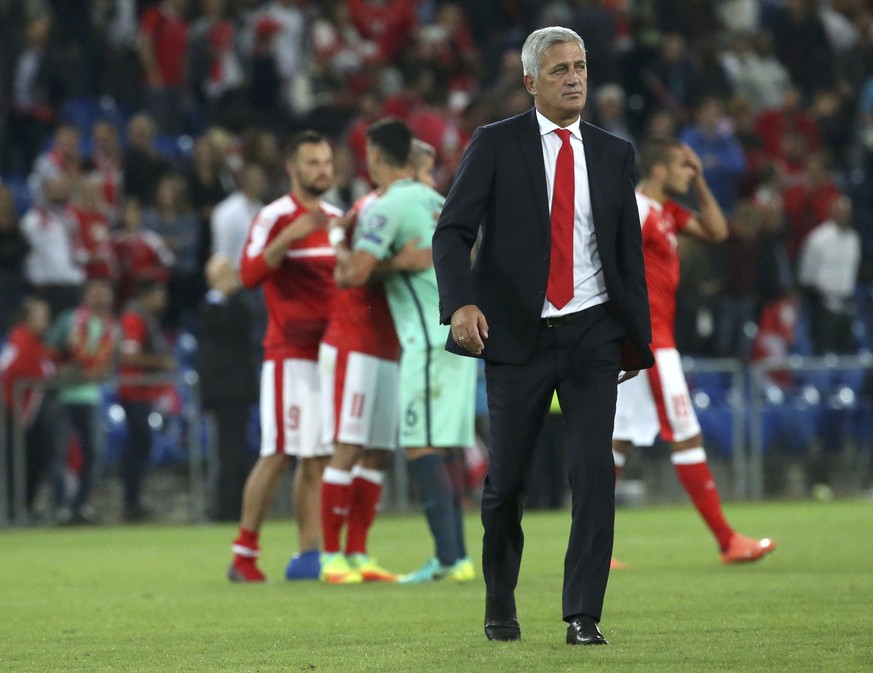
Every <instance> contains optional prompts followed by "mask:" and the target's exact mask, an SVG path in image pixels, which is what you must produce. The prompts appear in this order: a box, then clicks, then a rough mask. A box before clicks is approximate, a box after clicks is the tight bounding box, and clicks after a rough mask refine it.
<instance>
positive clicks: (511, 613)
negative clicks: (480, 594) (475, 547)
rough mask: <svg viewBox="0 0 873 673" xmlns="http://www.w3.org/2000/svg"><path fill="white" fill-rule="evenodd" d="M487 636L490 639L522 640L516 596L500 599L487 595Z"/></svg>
mask: <svg viewBox="0 0 873 673" xmlns="http://www.w3.org/2000/svg"><path fill="white" fill-rule="evenodd" d="M485 636H486V637H487V638H488V640H521V627H520V626H519V625H518V618H517V617H516V615H515V597H514V596H511V597H510V598H507V599H503V600H498V599H496V598H493V597H491V596H489V595H487V594H486V595H485Z"/></svg>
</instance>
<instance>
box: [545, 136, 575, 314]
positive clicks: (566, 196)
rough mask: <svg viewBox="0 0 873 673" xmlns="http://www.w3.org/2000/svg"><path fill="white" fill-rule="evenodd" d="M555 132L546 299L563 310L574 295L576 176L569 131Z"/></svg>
mask: <svg viewBox="0 0 873 673" xmlns="http://www.w3.org/2000/svg"><path fill="white" fill-rule="evenodd" d="M555 133H557V134H558V137H560V138H561V149H560V150H558V161H557V162H556V163H555V184H554V189H553V190H552V248H551V258H550V262H549V284H548V286H547V287H546V298H547V299H548V300H549V302H551V304H552V306H554V307H555V308H557V309H562V308H564V306H566V305H567V302H569V301H570V300H571V299H572V298H573V220H574V212H575V202H576V177H575V170H574V162H573V148H572V147H571V145H570V132H569V131H568V130H567V129H555Z"/></svg>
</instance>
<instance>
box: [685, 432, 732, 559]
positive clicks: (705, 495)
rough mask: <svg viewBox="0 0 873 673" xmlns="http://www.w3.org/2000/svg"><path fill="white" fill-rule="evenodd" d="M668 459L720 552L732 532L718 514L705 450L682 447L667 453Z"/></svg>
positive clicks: (716, 495) (716, 498) (721, 514)
mask: <svg viewBox="0 0 873 673" xmlns="http://www.w3.org/2000/svg"><path fill="white" fill-rule="evenodd" d="M670 460H671V461H672V463H673V467H674V468H675V470H676V475H677V476H678V477H679V481H680V482H682V486H683V487H684V488H685V491H686V492H687V493H688V496H689V497H690V498H691V502H693V503H694V506H695V507H696V508H697V511H698V512H700V516H701V517H703V520H704V521H705V522H706V525H707V526H709V529H710V530H711V531H712V534H713V535H715V538H716V540H718V546H719V547H720V548H721V550H722V551H724V550H725V549H727V546H728V544H729V543H730V540H731V537H732V536H733V534H734V531H733V529H732V528H731V527H730V526H729V525H728V523H727V521H726V520H725V518H724V514H723V513H722V510H721V500H720V498H719V496H718V489H717V488H716V486H715V480H714V479H713V478H712V473H711V472H710V471H709V465H707V463H706V452H705V451H704V450H703V448H702V447H697V448H694V449H685V450H683V451H676V452H674V453H673V454H671V457H670Z"/></svg>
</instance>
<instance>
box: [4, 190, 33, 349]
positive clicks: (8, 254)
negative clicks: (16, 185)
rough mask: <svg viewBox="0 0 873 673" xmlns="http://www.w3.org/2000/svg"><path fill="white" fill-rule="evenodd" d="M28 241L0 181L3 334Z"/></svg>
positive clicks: (19, 293) (20, 289)
mask: <svg viewBox="0 0 873 673" xmlns="http://www.w3.org/2000/svg"><path fill="white" fill-rule="evenodd" d="M29 252H30V243H28V241H27V238H26V237H25V236H24V234H22V232H21V229H19V227H18V218H17V217H16V216H15V198H14V197H13V195H12V192H11V191H10V190H9V189H7V188H6V187H3V186H2V185H0V335H4V334H6V330H7V328H8V327H9V323H8V319H9V314H10V313H11V312H12V310H13V309H14V308H15V307H16V306H18V303H19V302H20V301H21V299H22V298H23V297H24V293H25V281H24V260H25V259H26V258H27V254H28V253H29Z"/></svg>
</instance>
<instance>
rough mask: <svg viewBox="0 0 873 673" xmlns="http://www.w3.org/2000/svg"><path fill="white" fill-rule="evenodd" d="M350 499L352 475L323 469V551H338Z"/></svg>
mask: <svg viewBox="0 0 873 673" xmlns="http://www.w3.org/2000/svg"><path fill="white" fill-rule="evenodd" d="M351 498H352V473H351V472H345V471H344V470H338V469H336V468H335V467H326V468H324V474H323V475H322V477H321V536H322V538H323V540H324V551H325V552H327V553H329V554H333V553H336V552H338V551H339V550H340V535H341V534H342V530H343V526H344V525H345V522H346V519H347V518H348V515H349V504H350V502H351Z"/></svg>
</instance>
